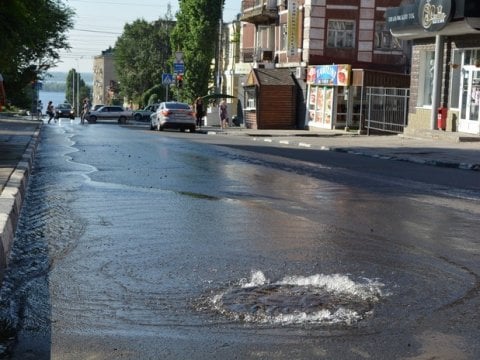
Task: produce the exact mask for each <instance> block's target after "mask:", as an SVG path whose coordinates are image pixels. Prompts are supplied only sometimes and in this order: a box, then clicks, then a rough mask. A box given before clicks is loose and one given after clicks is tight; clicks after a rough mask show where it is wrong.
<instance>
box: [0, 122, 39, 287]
mask: <svg viewBox="0 0 480 360" xmlns="http://www.w3.org/2000/svg"><path fill="white" fill-rule="evenodd" d="M41 127H42V125H40V126H39V128H38V129H37V130H35V132H34V134H33V136H32V139H31V140H30V141H29V143H28V145H27V148H26V150H25V153H24V154H23V156H22V159H21V161H20V162H19V163H18V164H17V166H16V167H15V169H14V170H13V172H12V174H11V175H10V178H9V179H8V181H7V183H6V185H5V187H4V189H3V191H2V192H1V194H0V280H1V279H2V278H3V272H4V270H5V268H6V267H7V266H8V258H9V255H10V251H11V250H12V245H13V239H14V237H15V231H16V228H17V223H18V219H19V216H20V211H21V208H22V204H23V200H24V196H25V192H26V189H27V185H28V178H29V176H30V174H31V169H32V166H33V161H34V159H35V154H36V149H37V145H38V143H39V142H40V133H41Z"/></svg>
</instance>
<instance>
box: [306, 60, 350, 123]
mask: <svg viewBox="0 0 480 360" xmlns="http://www.w3.org/2000/svg"><path fill="white" fill-rule="evenodd" d="M350 74H351V66H350V65H318V66H310V67H309V68H308V72H307V84H308V99H309V101H308V109H307V110H308V111H307V116H308V119H307V125H308V127H309V128H322V129H333V128H334V127H335V117H336V113H337V111H336V106H337V87H338V86H349V85H350V78H351V76H350Z"/></svg>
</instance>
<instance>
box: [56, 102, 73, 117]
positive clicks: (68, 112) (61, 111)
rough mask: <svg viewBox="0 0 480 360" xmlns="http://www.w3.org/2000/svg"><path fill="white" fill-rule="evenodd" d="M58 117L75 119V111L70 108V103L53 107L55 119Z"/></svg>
mask: <svg viewBox="0 0 480 360" xmlns="http://www.w3.org/2000/svg"><path fill="white" fill-rule="evenodd" d="M60 118H67V119H72V120H73V119H75V112H74V111H73V109H72V105H70V104H67V103H65V104H58V105H57V107H56V108H55V119H60Z"/></svg>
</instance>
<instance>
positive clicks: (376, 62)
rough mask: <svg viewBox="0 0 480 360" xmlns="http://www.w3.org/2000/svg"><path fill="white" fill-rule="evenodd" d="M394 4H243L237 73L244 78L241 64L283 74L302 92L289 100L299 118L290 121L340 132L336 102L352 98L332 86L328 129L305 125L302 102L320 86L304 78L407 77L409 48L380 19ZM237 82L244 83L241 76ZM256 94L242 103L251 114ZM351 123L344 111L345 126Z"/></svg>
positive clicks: (390, 0) (293, 0) (262, 0)
mask: <svg viewBox="0 0 480 360" xmlns="http://www.w3.org/2000/svg"><path fill="white" fill-rule="evenodd" d="M400 3H401V1H400V0H288V1H287V0H244V1H242V12H241V17H240V20H241V21H242V25H241V46H240V48H241V55H240V64H239V66H238V68H239V69H242V71H243V72H245V69H246V68H247V66H245V65H246V64H247V65H250V67H251V68H261V69H267V70H268V69H285V71H289V72H290V73H291V74H292V77H293V78H294V79H295V81H296V82H297V84H298V86H299V87H300V89H301V91H302V92H303V100H302V99H300V98H299V97H296V98H295V99H294V100H292V101H297V102H298V101H299V102H300V103H297V106H296V108H297V109H298V110H297V117H300V118H302V117H303V118H304V119H297V121H296V124H297V126H299V127H300V128H302V127H310V126H314V127H315V126H316V125H318V126H320V127H327V128H332V127H338V126H344V125H345V124H346V122H345V121H343V122H339V123H337V122H336V118H337V111H336V108H337V100H342V99H347V98H348V97H350V96H352V94H350V91H349V86H350V84H346V85H345V86H341V87H336V86H335V89H334V94H333V95H332V96H333V97H334V98H335V100H334V103H333V104H332V106H334V107H335V111H334V114H332V116H333V117H334V119H332V120H333V121H331V122H330V124H324V123H322V124H318V123H317V121H315V119H313V120H314V121H312V119H309V116H310V115H309V114H310V113H309V110H310V109H309V104H308V101H307V100H305V99H310V98H311V96H310V93H311V92H318V91H319V89H316V88H314V87H317V86H319V85H321V84H318V83H312V82H308V81H307V72H308V71H309V70H310V71H313V70H311V67H317V66H321V65H333V64H344V65H346V66H344V67H341V69H342V71H345V69H366V70H372V71H381V72H392V73H401V74H405V73H407V72H408V70H409V69H410V52H409V44H408V43H407V42H402V41H399V40H398V39H396V38H395V37H393V36H391V34H390V31H389V29H388V28H387V23H386V19H385V11H386V9H387V8H389V7H394V6H398V5H399V4H400ZM309 68H310V69H309ZM334 69H335V70H336V69H337V68H335V67H330V68H325V71H332V70H334ZM320 71H323V70H320ZM349 71H350V70H349ZM243 76H244V78H245V79H246V78H247V75H246V74H243ZM351 78H353V77H351V76H349V79H351ZM240 82H241V83H244V81H240ZM257 90H258V91H256V92H252V91H250V92H248V93H247V96H246V97H245V99H244V102H245V103H246V108H247V109H248V110H249V111H250V110H252V109H253V110H254V106H255V105H254V104H256V102H257V101H258V100H259V99H260V98H261V97H259V91H261V90H260V88H258V89H257ZM355 91H356V90H353V91H351V93H354V92H355ZM322 96H323V95H322ZM252 97H253V98H252ZM302 102H303V103H302ZM352 102H353V98H352V99H350V103H352ZM249 104H250V105H253V107H252V106H249ZM347 107H349V105H346V104H343V105H342V107H341V108H342V109H339V110H340V111H343V112H345V114H346V113H347ZM350 107H352V105H350ZM302 109H303V111H302ZM353 118H354V116H353V115H352V112H351V111H350V114H349V118H348V119H350V122H353V120H352V119H353ZM302 120H304V121H302ZM347 122H348V121H347ZM302 124H303V125H302ZM357 126H358V124H357Z"/></svg>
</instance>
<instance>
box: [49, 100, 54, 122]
mask: <svg viewBox="0 0 480 360" xmlns="http://www.w3.org/2000/svg"><path fill="white" fill-rule="evenodd" d="M47 115H48V123H49V124H50V121H51V120H52V119H53V118H54V116H55V107H54V106H53V103H52V102H51V101H49V102H48V105H47ZM54 121H55V119H54Z"/></svg>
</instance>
